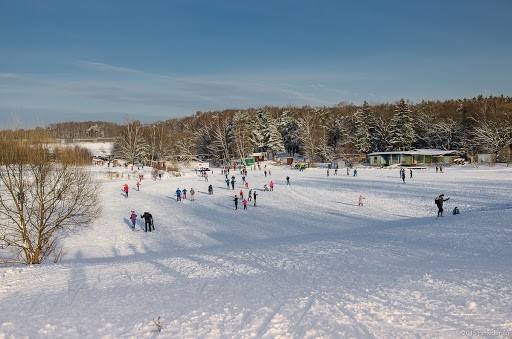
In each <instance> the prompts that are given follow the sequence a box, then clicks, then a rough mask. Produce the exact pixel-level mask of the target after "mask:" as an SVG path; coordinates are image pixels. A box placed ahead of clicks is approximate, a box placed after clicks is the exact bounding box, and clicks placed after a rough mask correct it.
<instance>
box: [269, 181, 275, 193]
mask: <svg viewBox="0 0 512 339" xmlns="http://www.w3.org/2000/svg"><path fill="white" fill-rule="evenodd" d="M269 185H270V192H273V191H274V182H273V181H272V180H270V184H269Z"/></svg>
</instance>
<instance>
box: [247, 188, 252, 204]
mask: <svg viewBox="0 0 512 339" xmlns="http://www.w3.org/2000/svg"><path fill="white" fill-rule="evenodd" d="M247 197H248V198H249V201H251V200H252V188H251V189H250V190H249V194H248V195H247Z"/></svg>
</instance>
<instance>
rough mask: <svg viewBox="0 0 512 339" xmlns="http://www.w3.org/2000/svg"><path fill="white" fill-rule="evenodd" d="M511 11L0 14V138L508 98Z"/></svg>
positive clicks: (198, 8)
mask: <svg viewBox="0 0 512 339" xmlns="http://www.w3.org/2000/svg"><path fill="white" fill-rule="evenodd" d="M511 16H512V1H510V0H492V1H474V0H452V1H446V0H443V1H438V0H431V1H410V0H403V1H394V0H389V1H369V0H367V1H365V0H362V1H350V2H349V1H341V0H332V1H327V0H325V1H324V0H316V1H312V0H311V1H303V0H294V1H292V0H286V1H285V0H283V1H280V0H258V1H244V0H236V1H235V0H233V1H226V0H208V1H207V0H204V1H199V0H181V1H171V0H169V1H163V0H162V1H156V0H155V1H130V0H118V1H108V0H89V1H69V0H62V1H52V0H49V1H36V0H34V1H25V0H17V1H8V0H0V32H1V33H0V128H12V127H23V128H27V127H32V126H35V125H46V124H48V123H52V122H59V121H87V120H102V121H118V122H122V121H123V120H124V119H126V118H129V119H132V118H135V119H139V120H141V121H143V122H152V121H158V120H165V119H170V118H173V117H183V116H190V115H193V114H194V113H195V112H196V111H209V110H222V109H226V108H247V107H261V106H265V105H274V106H287V105H294V106H303V105H310V106H324V105H325V106H332V105H336V104H337V103H339V102H342V101H347V102H352V103H355V104H361V103H362V102H363V101H365V100H366V101H368V102H369V103H381V102H395V101H397V100H398V99H400V98H404V99H406V100H410V101H412V102H418V101H421V100H423V99H441V100H442V99H447V98H464V97H467V98H469V97H473V96H476V95H478V94H483V95H491V94H492V95H501V94H503V95H509V96H510V95H512V20H511V19H510V17H511Z"/></svg>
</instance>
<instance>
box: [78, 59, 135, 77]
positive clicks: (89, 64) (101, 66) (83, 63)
mask: <svg viewBox="0 0 512 339" xmlns="http://www.w3.org/2000/svg"><path fill="white" fill-rule="evenodd" d="M75 65H77V66H79V67H85V68H91V69H96V70H98V71H108V72H118V73H132V74H137V73H143V72H141V71H138V70H136V69H133V68H128V67H119V66H113V65H109V64H105V63H102V62H93V61H87V60H78V61H76V62H75Z"/></svg>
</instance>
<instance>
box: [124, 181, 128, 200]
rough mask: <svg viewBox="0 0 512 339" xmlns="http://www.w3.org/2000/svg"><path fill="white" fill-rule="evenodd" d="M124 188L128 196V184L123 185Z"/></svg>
mask: <svg viewBox="0 0 512 339" xmlns="http://www.w3.org/2000/svg"><path fill="white" fill-rule="evenodd" d="M123 190H124V194H125V196H126V197H127V198H128V184H124V185H123Z"/></svg>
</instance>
